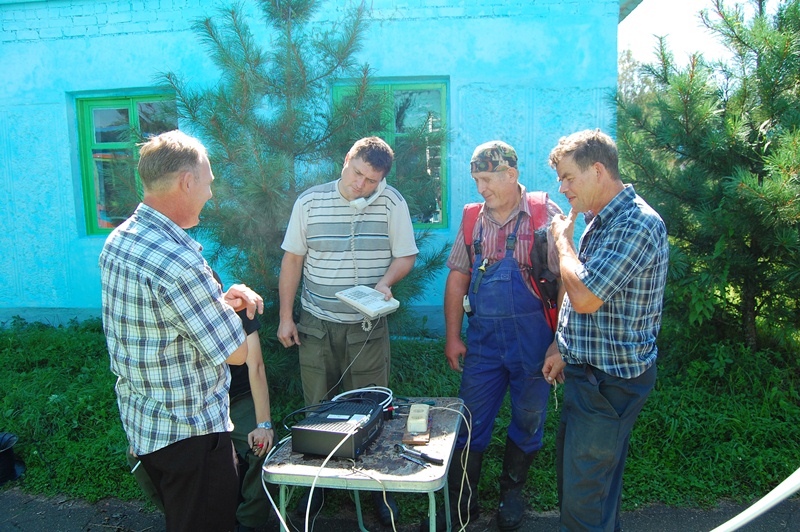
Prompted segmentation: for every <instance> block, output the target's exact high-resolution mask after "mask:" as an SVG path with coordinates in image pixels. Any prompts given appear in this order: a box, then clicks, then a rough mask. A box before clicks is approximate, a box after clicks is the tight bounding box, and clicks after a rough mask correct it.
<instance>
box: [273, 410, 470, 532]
mask: <svg viewBox="0 0 800 532" xmlns="http://www.w3.org/2000/svg"><path fill="white" fill-rule="evenodd" d="M410 401H411V403H414V402H421V401H433V403H434V406H432V407H431V411H430V417H431V424H430V426H431V437H430V441H429V442H428V444H426V445H417V446H413V448H414V449H417V450H419V451H421V452H423V453H426V454H428V455H430V456H432V457H435V458H441V459H442V460H444V464H443V465H435V464H431V465H430V467H422V466H420V465H417V464H415V463H413V462H410V461H408V460H406V459H404V458H402V457H401V456H399V454H398V453H397V452H396V451H395V448H394V446H395V444H397V443H402V439H403V432H404V431H405V423H406V417H395V418H394V419H391V420H388V421H384V424H383V429H382V430H381V433H380V434H379V435H378V437H377V438H376V439H375V441H374V442H373V443H371V444H370V445H369V446H368V447H367V449H366V451H365V452H364V453H363V454H362V455H361V456H360V457H359V458H358V459H356V460H355V463H354V461H352V460H349V459H346V458H331V459H330V460H329V461H328V463H327V464H326V465H325V468H324V469H322V470H321V471H320V467H321V466H322V463H323V462H324V460H325V457H322V456H306V455H303V454H300V453H293V452H292V450H291V445H290V444H289V443H287V444H286V445H284V446H283V448H282V449H280V450H278V451H277V452H276V453H275V454H274V455H273V456H272V457H270V459H269V460H268V461H266V462H264V465H263V466H262V471H261V473H262V477H263V480H264V482H267V483H270V484H276V485H279V486H280V497H279V510H280V513H281V516H282V517H283V518H284V521H285V520H286V505H287V502H288V500H287V499H288V496H287V495H288V493H289V487H290V486H311V484H312V483H313V482H314V477H315V476H316V475H317V473H319V477H318V478H317V482H316V484H315V488H314V489H317V488H335V489H349V490H353V491H354V494H355V504H356V515H357V516H358V526H359V528H360V529H361V530H362V531H364V532H367V529H366V528H365V527H364V521H363V518H362V514H361V500H360V498H359V492H360V491H381V490H382V486H383V488H385V489H386V491H387V492H416V493H427V494H428V518H429V519H430V525H431V530H436V502H435V498H434V493H435V492H437V491H438V490H440V489H442V488H446V487H447V468H448V466H449V465H450V460H451V458H452V456H453V450H454V448H455V443H456V436H457V435H458V430H459V428H460V426H461V416H460V415H459V414H458V412H459V411H461V409H462V408H461V407H462V404H463V403H462V401H461V399H458V398H456V397H411V398H410ZM442 407H447V408H450V409H451V410H446V409H443V408H442ZM399 412H400V413H401V414H402V413H408V408H401V409H400V410H399ZM409 447H411V446H409ZM444 499H445V508H448V507H449V496H448V493H447V489H445V490H444ZM447 526H448V530H449V529H450V527H451V523H450V513H449V512H447Z"/></svg>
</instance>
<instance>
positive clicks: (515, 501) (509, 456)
mask: <svg viewBox="0 0 800 532" xmlns="http://www.w3.org/2000/svg"><path fill="white" fill-rule="evenodd" d="M538 453H539V451H533V452H531V453H528V454H525V452H523V451H522V449H520V448H519V447H517V444H516V443H514V442H513V441H511V439H510V438H506V450H505V454H504V455H503V471H502V472H501V473H500V507H499V508H498V509H497V528H498V529H500V530H502V531H503V532H506V531H508V530H517V529H518V528H519V527H520V526H522V519H523V517H525V499H524V498H523V496H522V488H524V487H525V481H526V480H527V479H528V469H530V467H531V463H533V459H534V458H535V457H536V455H537V454H538Z"/></svg>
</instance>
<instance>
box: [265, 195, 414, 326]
mask: <svg viewBox="0 0 800 532" xmlns="http://www.w3.org/2000/svg"><path fill="white" fill-rule="evenodd" d="M338 183H339V181H338V180H336V181H331V182H329V183H325V184H322V185H317V186H315V187H312V188H310V189H308V190H306V191H305V192H303V193H302V194H301V195H300V196H299V197H298V198H297V201H296V202H295V204H294V207H293V209H292V216H291V218H290V220H289V225H288V227H287V228H286V236H285V237H284V240H283V244H282V245H281V248H282V249H283V250H284V251H288V252H289V253H293V254H295V255H300V256H304V257H305V263H304V265H303V288H302V293H301V302H302V305H303V309H305V310H306V311H308V312H310V313H311V314H313V315H314V316H316V317H318V318H320V319H323V320H328V321H333V322H338V323H358V322H360V321H361V320H362V319H363V316H362V315H361V314H360V313H358V312H357V311H355V310H354V309H352V308H351V307H350V306H348V305H346V304H344V303H342V302H341V301H339V300H338V299H337V298H336V295H335V294H336V292H338V291H340V290H344V289H345V288H350V287H353V286H356V285H364V286H369V287H374V286H375V285H376V284H377V283H378V281H380V280H381V278H382V277H383V275H384V274H385V273H386V270H387V269H388V268H389V265H390V264H391V262H392V260H393V259H394V258H398V257H407V256H410V255H416V254H417V253H419V250H418V249H417V245H416V243H415V240H414V228H413V226H412V223H411V216H410V215H409V212H408V205H407V204H406V201H405V199H403V196H401V195H400V193H399V192H398V191H397V190H396V189H394V188H393V187H390V186H387V187H386V188H385V189H384V191H383V192H381V193H380V194H379V195H378V196H377V197H376V198H375V199H374V200H373V201H371V202H370V204H369V205H368V206H367V207H366V208H365V209H363V210H358V209H356V208H354V207H353V206H351V205H350V202H349V201H347V199H345V198H344V197H343V196H342V195H341V193H340V192H339V187H338Z"/></svg>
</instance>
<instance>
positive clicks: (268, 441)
mask: <svg viewBox="0 0 800 532" xmlns="http://www.w3.org/2000/svg"><path fill="white" fill-rule="evenodd" d="M274 438H275V431H274V430H272V429H262V428H256V429H253V431H252V432H250V434H248V435H247V444H248V445H249V446H250V448H251V449H252V450H253V454H255V455H256V456H258V457H262V456H264V455H265V454H267V453H268V452H269V450H270V449H272V440H273V439H274Z"/></svg>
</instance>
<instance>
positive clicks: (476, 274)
mask: <svg viewBox="0 0 800 532" xmlns="http://www.w3.org/2000/svg"><path fill="white" fill-rule="evenodd" d="M481 262H482V258H481V254H480V253H478V254H476V255H475V264H474V266H473V269H472V278H471V280H470V287H469V293H468V294H469V302H470V308H471V312H470V313H468V327H467V354H466V356H465V357H464V368H463V373H462V376H461V388H460V391H459V397H460V398H461V399H462V400H463V401H464V404H465V406H466V407H467V409H468V411H469V412H470V413H471V416H472V435H471V440H470V450H471V451H475V452H483V451H485V450H486V448H487V447H488V445H489V442H490V441H491V437H492V430H493V428H494V420H495V418H496V417H497V412H498V411H499V410H500V406H501V405H502V402H503V399H504V398H505V395H506V391H507V390H508V391H509V393H510V395H511V423H510V425H509V427H508V437H509V438H510V439H511V440H512V441H513V442H514V443H515V444H516V445H517V446H518V447H519V448H520V449H521V450H522V451H524V452H525V453H526V454H528V453H530V452H532V451H535V450H538V449H540V448H541V447H542V433H543V431H544V422H545V418H546V415H547V398H548V393H549V391H550V385H549V384H548V383H547V381H546V380H545V379H544V376H543V375H542V366H543V364H544V355H545V352H546V351H547V347H548V346H549V345H550V344H551V343H552V341H553V331H552V330H551V329H550V327H549V326H548V324H547V320H546V319H545V315H544V307H543V305H542V302H541V300H539V299H538V298H537V297H536V296H534V295H533V293H531V291H530V289H529V288H528V287H527V285H526V284H525V281H524V280H523V277H522V275H523V272H522V271H521V270H520V267H519V264H518V263H517V261H516V260H515V259H514V257H513V248H511V249H508V246H507V250H506V255H505V257H504V258H503V259H501V260H499V261H498V262H495V263H494V264H492V265H491V266H488V267H487V268H485V269H482V268H481V266H480V264H481ZM468 438H469V435H468V433H467V427H466V425H462V427H461V432H460V433H459V436H458V440H457V442H456V448H457V449H461V448H463V447H465V446H466V443H467V439H468Z"/></svg>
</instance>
